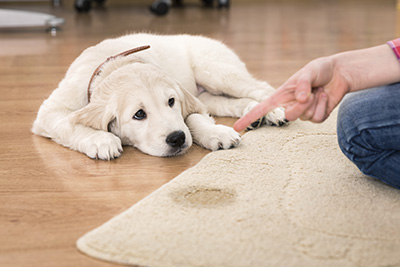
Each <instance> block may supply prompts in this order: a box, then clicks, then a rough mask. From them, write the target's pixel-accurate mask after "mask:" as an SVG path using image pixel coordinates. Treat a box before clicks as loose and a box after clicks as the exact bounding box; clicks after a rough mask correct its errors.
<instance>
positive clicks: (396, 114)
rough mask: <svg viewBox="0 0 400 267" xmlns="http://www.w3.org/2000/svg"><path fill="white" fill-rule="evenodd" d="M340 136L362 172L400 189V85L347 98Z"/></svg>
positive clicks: (340, 118) (341, 112) (339, 124)
mask: <svg viewBox="0 0 400 267" xmlns="http://www.w3.org/2000/svg"><path fill="white" fill-rule="evenodd" d="M337 134H338V142H339V146H340V149H341V150H342V151H343V153H344V154H345V155H346V156H347V157H348V158H349V159H350V160H351V161H352V162H354V164H355V165H356V166H357V167H358V168H359V169H360V170H361V172H362V173H364V174H365V175H368V176H371V177H374V178H377V179H379V180H381V181H383V182H385V183H387V184H388V185H390V186H393V187H395V188H397V189H400V83H396V84H391V85H386V86H382V87H377V88H371V89H368V90H362V91H359V92H354V93H350V94H348V95H346V96H345V98H344V99H343V100H342V103H341V105H340V108H339V114H338V122H337Z"/></svg>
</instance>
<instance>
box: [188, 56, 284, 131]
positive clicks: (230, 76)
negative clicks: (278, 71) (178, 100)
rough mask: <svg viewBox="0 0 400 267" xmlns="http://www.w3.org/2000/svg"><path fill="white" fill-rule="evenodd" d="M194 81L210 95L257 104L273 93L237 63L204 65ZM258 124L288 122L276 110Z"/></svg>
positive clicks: (248, 107)
mask: <svg viewBox="0 0 400 267" xmlns="http://www.w3.org/2000/svg"><path fill="white" fill-rule="evenodd" d="M242 64H243V63H242ZM196 81H197V83H198V84H199V85H200V86H201V87H203V88H205V90H206V91H207V92H209V93H210V94H212V95H216V96H218V95H222V96H229V97H232V98H238V99H243V98H245V99H253V100H254V101H256V102H257V103H258V102H261V101H263V100H264V99H266V98H267V97H268V96H269V95H270V94H271V93H273V91H274V88H272V87H271V86H270V85H269V84H268V83H267V82H263V81H259V80H256V79H255V78H253V77H252V76H251V75H250V73H249V72H248V71H247V69H246V68H245V66H244V64H243V65H241V64H239V63H238V64H234V65H228V64H225V63H223V62H222V63H221V62H215V63H210V64H208V65H206V66H205V68H204V69H201V68H198V69H197V72H196ZM203 94H204V93H203ZM200 97H201V96H200ZM256 102H251V104H248V105H246V107H244V108H243V109H242V112H241V115H240V116H242V115H244V114H245V113H247V112H248V111H249V110H250V109H251V108H253V107H254V106H255V105H256V104H257V103H256ZM259 122H265V123H266V124H267V125H276V126H281V125H284V124H286V123H287V122H288V121H287V120H286V119H285V116H284V110H283V109H282V108H277V109H274V110H273V111H271V112H270V113H268V114H267V115H266V116H265V117H264V118H261V119H260V120H259ZM256 124H257V123H256ZM257 125H258V127H259V126H261V125H262V123H261V124H260V123H258V124H257Z"/></svg>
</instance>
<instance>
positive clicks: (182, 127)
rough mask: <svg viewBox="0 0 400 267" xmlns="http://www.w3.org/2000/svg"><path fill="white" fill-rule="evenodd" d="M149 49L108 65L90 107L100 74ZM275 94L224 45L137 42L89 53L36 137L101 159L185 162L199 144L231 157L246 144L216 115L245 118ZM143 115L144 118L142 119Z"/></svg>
mask: <svg viewBox="0 0 400 267" xmlns="http://www.w3.org/2000/svg"><path fill="white" fill-rule="evenodd" d="M142 45H150V46H151V48H150V49H148V50H145V51H141V52H138V53H136V54H132V55H129V56H126V57H118V58H116V59H114V60H111V61H110V62H107V63H106V64H104V66H103V68H102V70H101V73H100V75H99V76H97V77H96V78H95V79H94V81H93V83H92V86H91V88H92V95H91V99H90V103H88V97H87V87H88V84H89V80H90V78H91V76H92V74H93V72H94V70H95V69H96V68H97V67H98V66H99V65H100V64H101V63H102V62H104V61H105V60H106V59H107V58H108V57H110V56H113V55H116V54H118V53H120V52H122V51H126V50H129V49H132V48H135V47H138V46H142ZM272 91H273V88H272V87H271V86H270V85H269V84H268V83H266V82H261V81H258V80H256V79H254V78H253V77H252V76H251V75H250V74H249V73H248V71H247V69H246V67H245V64H244V63H243V62H241V61H240V59H239V58H238V56H237V55H236V54H235V53H234V52H232V51H231V50H230V49H229V48H227V47H226V46H225V45H224V44H222V43H221V42H218V41H216V40H212V39H209V38H205V37H200V36H190V35H173V36H161V35H153V34H132V35H126V36H122V37H120V38H116V39H108V40H105V41H103V42H101V43H99V44H98V45H96V46H93V47H90V48H88V49H86V50H85V51H84V52H83V53H82V54H81V55H80V56H79V57H78V58H77V59H76V60H75V61H74V62H73V63H72V64H71V66H70V68H69V70H68V71H67V73H66V76H65V78H64V79H63V80H62V81H61V82H60V84H59V86H58V88H57V89H56V90H54V91H53V93H52V94H51V95H50V97H49V98H48V99H47V100H45V101H44V102H43V104H42V106H41V107H40V109H39V112H38V115H37V118H36V120H35V122H34V124H33V128H32V131H33V132H34V133H35V134H38V135H42V136H45V137H48V138H51V139H53V140H54V141H55V142H57V143H59V144H61V145H64V146H66V147H69V148H71V149H74V150H77V151H80V152H82V153H85V154H87V155H88V156H89V157H91V158H100V159H112V158H116V157H118V156H120V154H121V153H122V145H132V146H135V147H137V148H138V149H139V150H141V151H143V152H144V153H147V154H150V155H155V156H174V155H178V154H182V153H184V152H185V151H186V150H187V149H188V148H189V147H190V146H191V145H192V142H193V141H194V142H196V143H197V144H199V145H201V146H203V147H205V148H207V149H211V150H217V149H228V148H231V147H236V146H237V145H238V144H239V141H240V136H239V134H238V133H236V132H235V131H234V130H233V129H232V128H230V127H227V126H223V125H215V122H214V120H213V119H212V118H211V117H210V116H209V115H208V112H210V113H211V114H212V115H216V116H229V117H241V116H243V115H244V114H245V113H246V112H247V111H248V110H249V109H250V108H252V107H253V106H254V105H256V104H257V103H258V102H259V101H262V100H263V99H265V98H266V97H267V96H268V95H269V94H270V93H271V92H272ZM140 111H141V112H142V113H140ZM138 112H139V113H138ZM143 112H144V113H145V117H144V118H142V117H141V116H136V115H137V114H139V115H142V114H143ZM266 121H267V123H268V124H275V125H281V124H283V123H285V119H284V112H283V110H282V109H276V110H274V111H273V112H271V113H269V114H268V115H267V116H266ZM171 133H179V137H180V138H179V139H180V142H179V141H178V143H179V144H175V143H174V142H172V143H173V145H171V141H169V142H167V141H166V140H167V139H168V138H169V137H170V136H171ZM175 139H176V138H175ZM175 139H174V140H175Z"/></svg>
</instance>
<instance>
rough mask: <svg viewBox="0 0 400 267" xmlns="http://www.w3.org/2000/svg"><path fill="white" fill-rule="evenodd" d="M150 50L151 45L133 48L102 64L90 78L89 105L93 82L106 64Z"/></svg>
mask: <svg viewBox="0 0 400 267" xmlns="http://www.w3.org/2000/svg"><path fill="white" fill-rule="evenodd" d="M149 48H150V46H149V45H144V46H139V47H136V48H133V49H129V50H127V51H124V52H122V53H119V54H117V55H115V56H111V57H109V58H107V59H106V60H105V61H104V62H103V63H101V64H100V65H99V66H98V67H97V68H96V70H95V71H94V72H93V74H92V77H91V78H90V81H89V85H88V88H87V97H88V103H89V102H90V96H91V94H92V92H91V90H90V87H91V86H92V82H93V80H94V78H95V77H96V76H98V75H99V74H100V73H101V68H102V67H103V65H104V64H106V63H107V62H108V61H110V60H113V59H115V58H117V57H120V56H124V57H125V56H129V55H130V54H133V53H136V52H139V51H142V50H146V49H149Z"/></svg>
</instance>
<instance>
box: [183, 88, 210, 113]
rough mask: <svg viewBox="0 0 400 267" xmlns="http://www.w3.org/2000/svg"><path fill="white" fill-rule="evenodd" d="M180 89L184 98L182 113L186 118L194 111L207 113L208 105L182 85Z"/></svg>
mask: <svg viewBox="0 0 400 267" xmlns="http://www.w3.org/2000/svg"><path fill="white" fill-rule="evenodd" d="M178 91H179V92H178V93H179V94H180V96H181V99H182V115H183V117H184V118H186V117H187V116H189V115H190V114H193V113H201V114H206V113H207V109H206V107H205V106H204V104H203V103H202V102H201V101H200V100H199V99H198V98H196V97H194V96H193V95H192V94H191V93H189V92H188V91H187V90H186V89H184V88H183V87H182V86H179V90H178Z"/></svg>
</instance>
